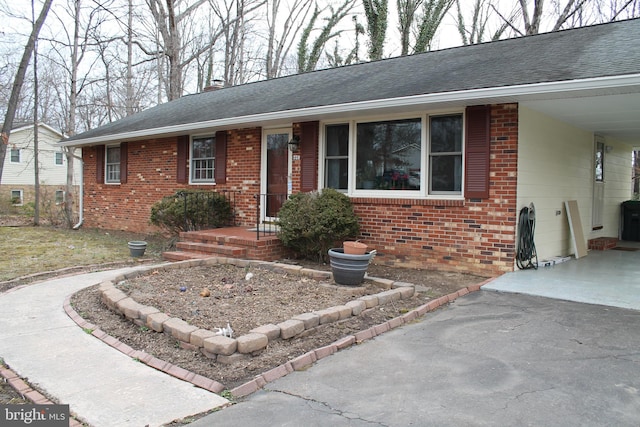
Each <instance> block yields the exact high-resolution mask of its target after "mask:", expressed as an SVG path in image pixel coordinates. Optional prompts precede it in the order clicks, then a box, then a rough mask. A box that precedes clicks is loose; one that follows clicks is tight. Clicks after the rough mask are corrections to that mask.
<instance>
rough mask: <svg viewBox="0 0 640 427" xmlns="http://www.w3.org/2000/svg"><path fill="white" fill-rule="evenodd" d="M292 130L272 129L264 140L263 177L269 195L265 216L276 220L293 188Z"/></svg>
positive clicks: (267, 132) (266, 132) (266, 133)
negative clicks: (290, 149) (290, 146)
mask: <svg viewBox="0 0 640 427" xmlns="http://www.w3.org/2000/svg"><path fill="white" fill-rule="evenodd" d="M290 139H291V129H271V130H267V131H265V135H264V138H263V147H264V150H263V153H265V156H264V157H263V169H262V170H263V177H264V180H263V182H265V183H266V184H265V188H264V189H265V192H266V194H267V196H266V200H265V204H266V206H264V212H265V216H266V217H267V218H275V217H277V216H278V211H279V210H280V207H281V206H282V204H283V203H284V202H285V201H286V200H287V195H288V194H289V193H290V186H291V162H290V161H289V150H288V144H289V140H290Z"/></svg>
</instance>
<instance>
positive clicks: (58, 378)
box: [0, 266, 228, 427]
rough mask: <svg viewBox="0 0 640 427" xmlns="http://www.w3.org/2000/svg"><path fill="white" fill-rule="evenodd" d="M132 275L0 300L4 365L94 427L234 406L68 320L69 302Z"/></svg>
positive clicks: (34, 289) (30, 289) (64, 283)
mask: <svg viewBox="0 0 640 427" xmlns="http://www.w3.org/2000/svg"><path fill="white" fill-rule="evenodd" d="M147 267H148V266H147ZM134 269H135V268H127V269H120V270H112V271H105V272H99V273H90V274H81V275H76V276H69V277H64V278H59V279H55V280H49V281H45V282H41V283H38V284H34V285H30V286H25V287H23V288H20V289H15V290H12V291H9V292H7V293H4V294H0V357H2V358H3V359H4V361H5V363H7V364H8V365H9V366H10V367H11V368H12V369H13V370H14V371H15V372H16V373H17V374H18V375H20V376H21V377H23V378H27V379H28V380H29V381H30V382H31V383H32V384H33V385H36V386H37V387H38V388H40V389H42V390H43V391H44V392H46V393H48V394H50V395H51V396H53V397H54V398H55V399H57V400H58V401H59V402H60V403H64V404H69V405H70V408H71V411H72V412H73V413H75V414H77V415H78V416H79V417H80V418H81V419H83V420H85V421H87V422H88V423H89V424H91V425H92V426H94V427H100V426H114V427H116V426H117V427H124V426H136V427H144V426H146V425H149V426H160V425H162V424H165V423H168V422H171V421H172V420H174V419H179V418H183V417H187V416H189V415H193V414H198V413H201V412H205V411H208V410H211V409H213V408H216V407H220V406H222V405H224V404H226V403H228V402H227V400H226V399H224V398H222V397H220V396H218V395H216V394H214V393H211V392H208V391H205V390H203V389H200V388H197V387H194V386H193V385H192V384H190V383H187V382H184V381H181V380H179V379H176V378H174V377H171V376H169V375H167V374H165V373H162V372H159V371H156V370H155V369H153V368H151V367H149V366H147V365H144V364H142V363H139V362H136V361H135V360H133V359H131V358H130V357H128V356H126V355H124V354H122V353H120V352H119V351H117V350H115V349H113V348H111V347H109V346H107V345H105V344H104V343H103V342H101V341H100V340H98V339H96V338H95V337H93V336H91V335H89V334H87V333H85V332H84V331H83V330H82V329H81V328H79V327H78V325H76V323H74V322H73V321H72V320H71V319H70V318H69V317H68V316H67V315H66V313H65V312H64V310H63V303H64V300H65V298H66V297H67V296H68V295H71V294H73V293H75V292H77V291H78V290H80V289H83V288H85V287H88V286H92V285H95V284H98V283H101V282H102V281H104V280H107V279H111V278H113V277H115V276H118V275H120V274H123V273H125V272H128V271H132V270H134Z"/></svg>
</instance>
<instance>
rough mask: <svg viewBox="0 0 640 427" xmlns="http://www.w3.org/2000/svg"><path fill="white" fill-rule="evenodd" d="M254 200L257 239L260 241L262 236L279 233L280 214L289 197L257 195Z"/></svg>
mask: <svg viewBox="0 0 640 427" xmlns="http://www.w3.org/2000/svg"><path fill="white" fill-rule="evenodd" d="M253 198H254V199H255V200H256V239H257V240H260V236H261V235H262V236H267V235H273V234H275V233H277V232H278V212H279V211H280V207H281V206H282V205H283V204H284V202H286V201H287V199H288V198H289V195H288V194H286V193H265V194H256V195H255V196H253ZM261 208H263V209H264V210H262V209H261ZM263 212H264V213H263Z"/></svg>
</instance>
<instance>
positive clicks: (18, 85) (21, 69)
mask: <svg viewBox="0 0 640 427" xmlns="http://www.w3.org/2000/svg"><path fill="white" fill-rule="evenodd" d="M32 1H33V0H32ZM52 1H53V0H45V2H44V4H43V5H42V10H41V11H40V15H39V16H38V19H37V20H36V21H35V23H34V24H33V28H32V30H31V35H30V36H29V39H28V41H27V44H26V45H25V47H24V52H23V54H22V60H21V61H20V65H19V66H18V70H17V72H16V76H15V79H14V81H13V87H12V88H11V96H10V97H9V103H8V104H7V111H6V113H5V116H4V122H3V123H2V133H1V134H0V136H1V137H2V142H1V143H0V182H1V181H2V170H3V169H4V159H5V157H6V154H7V144H8V143H9V136H10V135H11V128H12V127H13V120H14V118H15V113H16V108H17V107H18V98H19V96H20V91H21V89H22V85H23V83H24V77H25V74H26V72H27V66H28V65H29V60H30V59H31V55H32V53H33V49H34V46H35V42H36V39H37V38H38V35H39V34H40V30H41V29H42V26H43V24H44V21H45V19H46V18H47V14H48V13H49V9H50V8H51V2H52Z"/></svg>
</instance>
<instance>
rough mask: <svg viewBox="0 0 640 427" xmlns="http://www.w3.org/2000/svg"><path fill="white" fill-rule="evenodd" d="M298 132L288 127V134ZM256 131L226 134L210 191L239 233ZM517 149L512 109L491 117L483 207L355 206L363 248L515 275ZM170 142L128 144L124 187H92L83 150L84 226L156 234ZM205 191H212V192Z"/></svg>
mask: <svg viewBox="0 0 640 427" xmlns="http://www.w3.org/2000/svg"><path fill="white" fill-rule="evenodd" d="M297 131H298V126H297V125H294V132H297ZM261 133H262V132H261V129H260V128H252V129H242V130H235V131H230V132H229V133H228V138H227V139H228V144H227V182H226V183H218V184H217V185H216V186H215V188H216V190H219V191H220V190H223V189H226V190H232V191H236V192H238V193H237V194H236V213H237V216H236V218H237V221H238V222H239V225H245V226H252V225H254V224H255V215H256V201H255V199H254V197H253V196H254V195H256V194H259V193H260V149H261V136H262V135H261ZM517 146H518V106H517V104H509V105H497V106H493V107H492V112H491V168H490V180H491V184H490V197H489V199H486V200H484V199H483V200H474V199H465V200H455V201H452V200H432V199H429V200H412V199H380V198H376V199H371V198H353V199H352V201H353V203H354V206H355V209H356V213H357V214H358V215H359V216H360V218H361V230H362V234H361V236H360V237H361V240H362V241H363V242H365V243H367V244H368V245H369V246H370V247H371V248H374V249H376V250H377V251H378V256H377V258H376V261H377V262H381V263H389V264H391V263H399V264H403V265H406V266H414V267H422V268H432V269H442V270H461V271H469V272H475V273H480V274H483V275H487V274H496V273H500V272H505V271H512V270H513V260H514V255H515V233H516V217H517V212H516V185H517ZM176 155H177V154H176V139H175V138H167V139H158V140H150V141H143V142H130V143H129V164H128V165H129V168H128V169H129V176H128V182H127V184H122V185H106V184H100V185H98V184H96V179H95V176H96V172H95V148H93V147H88V148H85V149H83V157H84V161H85V167H84V182H85V199H84V200H85V206H84V213H85V225H86V226H88V227H98V228H105V229H122V230H135V231H137V232H153V231H157V230H156V229H155V228H154V227H152V226H151V225H149V215H150V209H151V206H152V205H153V203H155V202H156V201H158V200H160V199H161V198H162V197H163V196H165V195H167V194H171V193H173V192H175V191H176V190H177V189H180V188H189V187H191V188H207V186H189V185H184V184H177V183H176ZM292 170H293V189H294V191H296V190H297V189H299V188H300V182H299V181H300V161H299V160H295V159H294V161H293V164H292ZM210 188H213V186H211V187H210Z"/></svg>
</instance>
